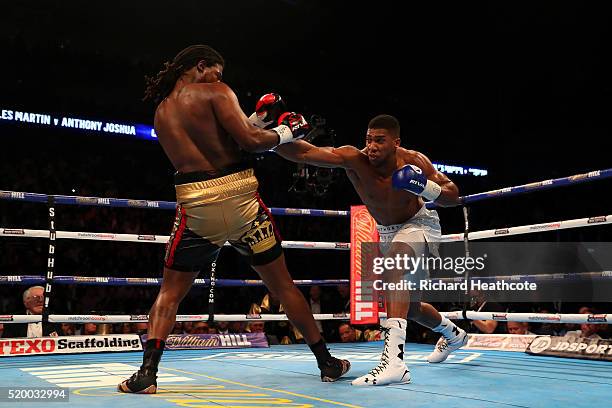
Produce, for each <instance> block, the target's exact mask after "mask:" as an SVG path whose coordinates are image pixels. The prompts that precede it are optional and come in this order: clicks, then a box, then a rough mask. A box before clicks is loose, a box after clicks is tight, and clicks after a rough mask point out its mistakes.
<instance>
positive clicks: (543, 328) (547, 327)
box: [532, 308, 566, 336]
mask: <svg viewBox="0 0 612 408" xmlns="http://www.w3.org/2000/svg"><path fill="white" fill-rule="evenodd" d="M537 313H544V314H549V313H551V312H550V310H548V309H546V308H538V309H537ZM532 330H533V332H534V333H535V334H540V335H543V336H563V335H564V334H565V332H566V329H565V326H564V325H563V324H558V323H550V322H546V323H537V324H534V325H533V329H532Z"/></svg>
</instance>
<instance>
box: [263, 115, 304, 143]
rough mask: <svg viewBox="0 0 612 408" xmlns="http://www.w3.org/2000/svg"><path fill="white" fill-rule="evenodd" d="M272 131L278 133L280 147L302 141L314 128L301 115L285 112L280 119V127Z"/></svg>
mask: <svg viewBox="0 0 612 408" xmlns="http://www.w3.org/2000/svg"><path fill="white" fill-rule="evenodd" d="M272 130H273V131H275V132H276V133H278V137H279V142H278V144H279V145H280V144H283V143H290V142H294V141H296V140H299V139H302V138H303V137H305V136H307V135H308V134H309V133H310V132H311V131H312V127H311V126H310V125H309V124H308V122H306V119H304V116H302V115H301V114H299V113H295V112H285V113H283V114H282V115H280V117H279V118H278V126H277V127H275V128H273V129H272Z"/></svg>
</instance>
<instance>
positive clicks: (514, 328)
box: [506, 322, 533, 334]
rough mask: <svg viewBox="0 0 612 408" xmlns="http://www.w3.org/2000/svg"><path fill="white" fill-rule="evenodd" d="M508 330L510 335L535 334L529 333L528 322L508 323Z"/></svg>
mask: <svg viewBox="0 0 612 408" xmlns="http://www.w3.org/2000/svg"><path fill="white" fill-rule="evenodd" d="M506 328H507V330H508V334H533V333H532V332H530V331H529V323H527V322H507V324H506Z"/></svg>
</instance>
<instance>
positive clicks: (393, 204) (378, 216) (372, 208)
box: [346, 163, 422, 225]
mask: <svg viewBox="0 0 612 408" xmlns="http://www.w3.org/2000/svg"><path fill="white" fill-rule="evenodd" d="M403 165H404V163H402V164H401V166H403ZM401 166H400V167H401ZM346 174H347V176H348V178H349V180H350V181H351V183H352V184H353V186H354V187H355V190H356V191H357V194H359V197H360V198H361V201H362V202H363V204H365V206H366V207H367V208H368V211H369V212H370V214H371V215H372V216H373V217H374V219H375V220H376V221H377V222H378V223H379V224H382V225H391V224H400V223H403V222H406V221H408V220H409V219H410V218H412V217H413V216H414V215H415V214H416V213H417V211H418V210H419V209H420V208H421V206H422V203H421V202H420V201H419V198H418V197H417V196H415V195H414V194H412V193H409V192H407V191H403V190H395V189H393V187H392V186H391V174H389V175H380V174H378V173H377V172H376V171H375V170H374V169H373V168H372V166H370V165H369V164H367V163H364V164H362V165H360V166H355V168H354V169H347V170H346Z"/></svg>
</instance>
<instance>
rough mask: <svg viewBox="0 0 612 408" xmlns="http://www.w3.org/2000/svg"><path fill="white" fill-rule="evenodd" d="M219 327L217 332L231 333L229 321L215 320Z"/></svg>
mask: <svg viewBox="0 0 612 408" xmlns="http://www.w3.org/2000/svg"><path fill="white" fill-rule="evenodd" d="M215 326H216V327H217V333H219V334H228V333H229V322H215Z"/></svg>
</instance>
